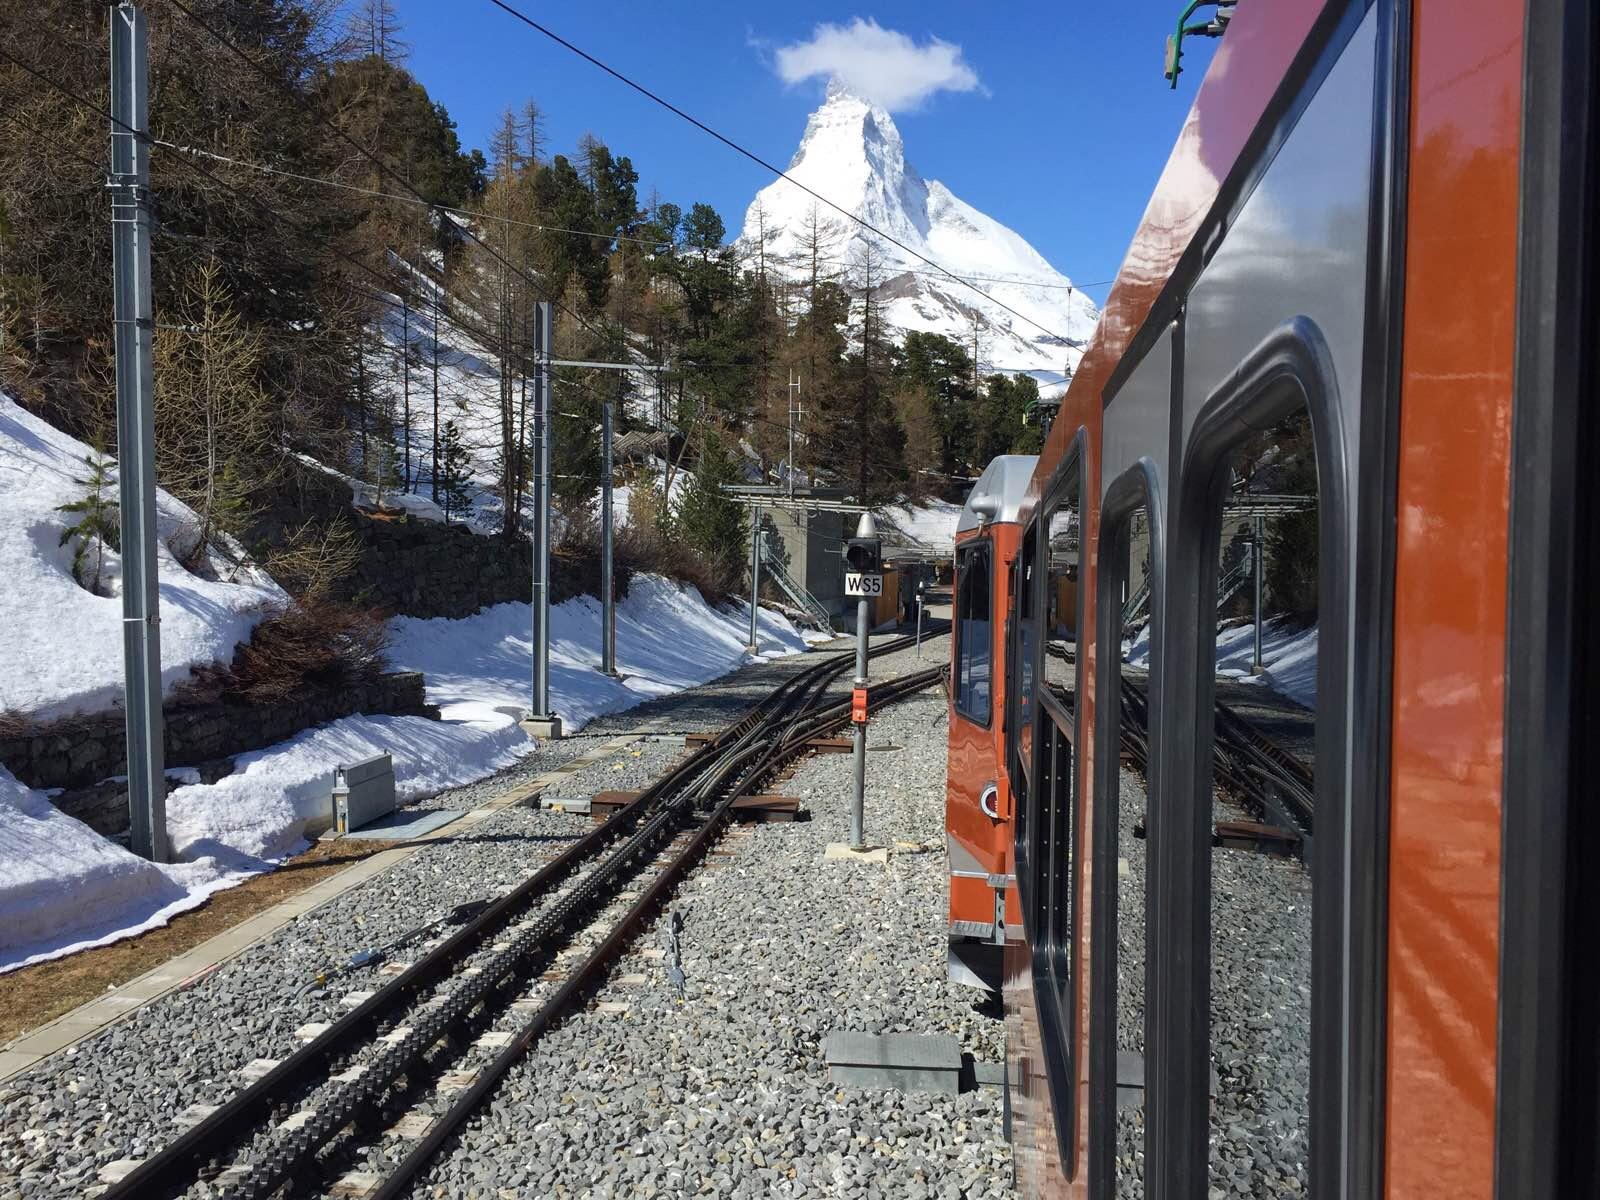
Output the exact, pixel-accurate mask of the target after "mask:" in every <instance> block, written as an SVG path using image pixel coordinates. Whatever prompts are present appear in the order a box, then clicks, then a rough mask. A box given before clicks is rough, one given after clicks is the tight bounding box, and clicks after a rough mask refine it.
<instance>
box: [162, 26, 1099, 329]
mask: <svg viewBox="0 0 1600 1200" xmlns="http://www.w3.org/2000/svg"><path fill="white" fill-rule="evenodd" d="M173 2H174V3H179V0H173ZM489 3H490V4H493V5H494V6H495V7H496V8H498V9H500V10H502V11H503V12H506V13H508V14H510V15H511V16H512V17H514V18H516V19H517V20H519V21H521V22H522V23H523V24H525V25H527V26H528V27H529V28H531V29H534V30H537V31H538V32H539V33H542V34H543V35H544V36H545V37H547V38H549V39H550V40H551V41H553V42H555V43H556V44H557V45H560V46H563V47H565V48H566V49H568V50H570V51H571V52H572V53H574V54H576V55H577V56H578V57H579V58H582V59H584V60H585V61H587V62H589V63H591V64H592V65H594V66H596V67H598V68H599V69H600V70H602V71H604V72H605V73H606V74H607V75H610V76H611V77H612V78H613V79H616V80H617V81H618V82H620V83H623V84H626V85H627V86H628V87H630V88H632V89H633V90H634V91H636V92H638V93H639V94H640V95H642V96H644V97H645V98H647V99H649V100H651V101H653V102H654V103H656V104H659V105H660V106H661V107H662V108H665V109H666V110H667V111H668V112H670V113H672V114H673V115H674V116H677V117H680V118H682V119H683V120H685V121H687V122H689V124H691V125H693V126H694V127H695V128H696V129H698V130H700V131H701V132H702V133H705V134H707V135H709V136H710V137H713V138H715V139H716V140H717V141H719V142H721V143H722V144H723V145H725V146H727V147H728V148H729V149H730V150H733V151H734V152H735V153H737V154H741V155H743V156H744V157H745V158H748V159H749V160H750V161H751V162H753V163H755V164H756V165H757V166H759V167H762V168H764V169H765V170H768V171H770V172H772V173H773V174H774V175H776V176H777V177H778V178H779V179H782V180H785V181H786V182H788V183H791V184H793V185H794V186H795V187H797V188H799V189H800V190H801V191H803V192H805V193H806V194H807V195H809V196H811V197H812V198H813V199H816V200H820V201H821V202H822V203H823V204H826V205H827V206H828V207H829V208H831V209H833V210H834V211H835V212H838V213H841V214H842V215H843V216H845V217H846V218H848V219H849V220H851V221H854V222H855V223H856V224H857V225H860V226H861V227H862V228H863V229H865V230H867V231H868V232H869V233H872V234H874V235H876V236H877V237H880V238H882V239H883V240H884V241H886V242H888V243H889V244H890V245H892V246H896V247H898V248H899V249H901V250H903V251H905V252H906V253H907V254H909V255H911V256H912V257H913V258H915V259H917V260H919V261H921V262H924V263H926V264H927V265H928V266H930V267H932V268H933V269H934V270H935V271H937V272H939V273H940V274H941V275H943V276H945V277H946V278H949V279H951V280H953V281H955V282H956V283H959V284H961V285H963V286H964V287H967V288H970V289H971V290H972V291H974V292H976V293H977V294H978V295H980V296H982V297H983V298H984V299H985V300H988V301H989V302H990V303H991V304H994V305H996V306H997V307H999V308H1003V309H1005V311H1006V312H1008V313H1010V314H1011V315H1012V316H1014V317H1016V318H1018V319H1019V320H1022V321H1026V322H1027V323H1028V324H1029V325H1032V326H1033V327H1034V328H1035V329H1037V330H1039V332H1040V333H1043V334H1045V335H1047V336H1048V337H1051V338H1054V339H1055V340H1056V341H1058V342H1063V343H1065V342H1068V341H1069V340H1070V339H1068V338H1066V337H1064V336H1063V335H1061V334H1060V333H1057V332H1056V331H1055V330H1053V329H1050V328H1048V327H1047V326H1044V325H1041V324H1040V323H1039V322H1038V321H1035V320H1034V319H1033V318H1032V317H1030V316H1028V315H1027V314H1026V313H1023V312H1019V311H1018V310H1017V309H1015V308H1012V307H1011V306H1010V305H1009V304H1006V303H1005V302H1004V301H1002V300H996V299H995V298H994V297H993V296H991V295H990V294H989V293H988V292H985V291H984V290H983V289H982V288H980V287H978V286H977V285H976V284H973V283H969V282H967V281H966V280H964V279H962V278H961V276H959V275H956V274H955V273H954V272H952V271H950V270H948V269H946V268H945V267H944V265H943V264H941V263H938V262H935V261H934V260H933V259H931V258H929V257H928V256H927V255H926V254H923V253H921V252H920V251H917V250H914V249H912V248H911V247H910V246H908V245H906V244H905V243H904V242H902V241H900V239H898V238H896V237H895V236H894V235H893V234H888V233H885V232H884V231H883V230H881V229H879V228H878V227H877V226H875V225H873V224H872V223H871V222H870V221H868V220H866V219H865V218H863V217H861V216H858V215H857V214H856V213H853V212H851V211H850V210H849V209H847V208H845V207H844V206H843V205H841V204H838V203H836V202H835V201H833V200H830V199H829V198H828V197H826V196H824V195H823V194H822V193H821V192H818V191H816V190H815V189H813V188H810V187H807V186H806V185H805V184H803V183H801V182H800V181H799V180H798V179H796V178H794V176H792V175H790V174H789V173H788V172H787V171H784V170H782V169H781V168H779V167H777V166H775V165H773V164H772V163H770V162H768V161H767V160H766V159H764V158H762V157H761V156H760V155H759V154H757V153H756V152H755V151H753V150H749V149H746V148H745V147H744V146H742V145H740V144H739V143H738V142H736V141H734V140H733V139H732V138H730V137H728V136H727V135H726V134H723V133H719V132H718V131H717V130H715V129H713V128H712V127H711V126H709V125H707V124H706V123H705V122H704V121H702V120H700V119H699V118H698V117H695V116H692V115H691V114H689V113H687V112H685V111H684V110H683V109H681V108H679V107H678V106H677V105H676V104H673V103H672V102H671V101H670V100H667V99H665V98H664V97H662V96H660V95H658V94H656V93H655V92H653V91H651V90H650V89H649V88H647V87H645V86H644V84H642V83H639V82H637V81H635V80H633V79H631V78H629V77H628V76H627V75H624V74H623V73H622V72H621V71H618V70H617V69H616V68H615V67H612V66H609V65H608V64H606V63H604V62H602V61H601V60H600V59H598V58H596V57H595V56H594V55H592V54H590V53H589V52H588V51H587V50H584V49H582V48H581V47H579V46H575V45H573V44H572V43H571V42H569V41H568V40H567V39H566V38H564V37H562V36H561V35H560V34H558V33H556V32H555V31H554V30H552V29H550V28H548V27H547V26H545V25H541V24H540V23H539V22H538V21H535V20H534V19H533V18H532V17H530V16H528V15H527V14H526V13H524V12H522V11H520V10H518V9H516V8H514V7H512V6H511V5H510V4H507V3H505V0H489ZM180 7H181V4H180Z"/></svg>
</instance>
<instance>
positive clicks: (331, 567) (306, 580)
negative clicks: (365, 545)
mask: <svg viewBox="0 0 1600 1200" xmlns="http://www.w3.org/2000/svg"><path fill="white" fill-rule="evenodd" d="M360 561H361V539H360V537H359V536H357V534H356V531H355V529H354V528H352V527H351V524H350V522H349V521H347V520H346V519H345V518H344V517H343V516H338V517H335V518H334V519H333V520H331V521H328V522H326V523H324V524H318V523H317V522H316V521H307V522H306V523H305V524H303V525H301V526H299V527H298V528H295V529H291V530H288V531H286V533H285V535H284V540H283V545H282V546H281V547H279V548H278V549H276V550H273V551H272V552H271V553H270V554H268V555H267V563H266V565H267V571H268V573H269V574H271V576H272V577H273V578H274V579H276V580H277V581H278V582H279V583H281V584H283V586H284V587H285V588H287V589H288V590H289V591H290V592H293V593H294V594H295V595H297V596H303V597H305V598H306V599H308V600H312V601H320V600H325V599H326V598H327V597H328V596H330V595H332V594H333V592H334V588H335V586H336V585H337V584H339V583H340V582H342V581H343V580H344V579H346V578H348V577H349V576H350V575H351V573H353V572H354V571H355V569H356V566H357V564H359V563H360Z"/></svg>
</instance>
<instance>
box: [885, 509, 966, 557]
mask: <svg viewBox="0 0 1600 1200" xmlns="http://www.w3.org/2000/svg"><path fill="white" fill-rule="evenodd" d="M881 516H882V518H883V523H884V524H887V525H890V526H893V527H894V528H895V529H897V530H899V531H900V533H901V534H902V535H903V536H904V537H906V538H909V539H910V540H911V541H912V542H914V543H915V544H916V545H918V546H926V547H928V548H930V549H933V550H950V551H954V550H955V544H956V522H957V521H959V520H960V519H961V505H959V504H952V503H951V502H950V501H948V500H929V501H926V502H924V503H923V504H920V505H917V506H915V507H911V506H908V505H898V506H893V507H890V508H886V509H884V510H883V512H882V514H881Z"/></svg>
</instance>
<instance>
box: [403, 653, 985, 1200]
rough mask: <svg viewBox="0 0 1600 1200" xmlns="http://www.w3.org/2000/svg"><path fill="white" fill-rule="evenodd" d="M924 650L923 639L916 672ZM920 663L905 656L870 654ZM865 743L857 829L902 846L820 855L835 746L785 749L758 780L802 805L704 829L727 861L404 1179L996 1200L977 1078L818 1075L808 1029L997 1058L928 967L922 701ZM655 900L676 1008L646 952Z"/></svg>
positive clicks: (457, 1185) (902, 709) (929, 863)
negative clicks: (871, 1084)
mask: <svg viewBox="0 0 1600 1200" xmlns="http://www.w3.org/2000/svg"><path fill="white" fill-rule="evenodd" d="M942 653H943V643H939V644H938V645H937V646H936V647H934V648H930V649H925V651H924V654H925V656H926V657H925V659H924V661H923V663H922V664H921V665H931V664H932V663H934V662H937V661H939V659H938V656H939V655H941V654H942ZM918 665H919V664H918V663H917V662H916V661H915V659H914V657H913V656H912V655H911V654H910V653H905V654H899V655H895V656H893V658H892V659H889V660H877V661H875V662H874V664H873V668H872V669H873V675H874V677H875V678H880V679H881V678H885V677H887V676H888V675H890V674H896V673H899V672H901V671H908V670H912V669H915V668H916V667H917V666H918ZM868 744H869V746H870V747H875V748H877V749H874V750H873V751H872V753H871V755H870V757H869V759H868V791H867V802H866V828H867V833H868V838H869V841H870V842H872V843H874V844H878V845H885V844H887V845H891V846H892V845H894V844H895V843H896V842H900V843H915V844H916V848H915V849H910V848H905V849H902V850H901V852H899V853H895V854H893V855H891V857H890V859H889V862H888V864H887V865H886V866H885V865H869V864H864V863H856V862H831V861H824V859H823V851H824V850H825V849H826V847H827V845H828V844H829V843H830V842H838V841H842V840H845V838H846V837H847V836H848V820H849V818H848V806H849V797H850V792H851V787H852V773H851V759H850V757H849V756H848V755H819V756H816V757H813V758H811V759H808V760H806V761H805V762H804V763H803V765H802V766H801V767H800V768H799V769H798V770H797V771H796V772H795V774H794V775H793V776H792V777H791V778H789V779H788V780H785V781H782V782H780V783H778V784H776V785H774V787H773V790H775V791H778V792H781V793H783V794H785V795H791V796H796V797H798V798H799V799H800V800H801V801H802V802H803V805H804V807H805V808H806V809H807V810H809V812H810V814H811V819H810V820H809V821H805V822H799V823H795V824H772V825H756V826H750V827H745V828H744V829H742V830H738V831H736V832H734V833H732V834H730V835H729V836H727V837H726V838H724V840H723V842H722V845H721V847H720V852H721V853H724V854H727V855H728V857H726V858H719V859H715V860H713V861H714V863H716V864H717V865H714V866H711V867H709V868H707V869H705V870H703V871H701V872H700V873H699V874H698V875H697V876H696V877H695V879H693V880H692V881H691V882H690V883H689V885H688V886H687V887H686V888H684V889H683V890H682V891H681V892H680V894H679V897H678V899H677V900H676V901H675V903H674V904H673V905H672V906H671V910H669V912H668V913H664V914H663V916H662V918H661V919H660V920H658V921H657V922H656V923H655V924H654V925H653V926H652V928H651V930H650V931H649V932H647V933H645V934H644V935H642V936H641V938H640V939H639V941H638V942H637V943H636V944H635V947H634V948H633V950H632V952H631V953H629V954H628V955H627V956H626V957H625V958H624V960H623V961H622V962H621V963H620V964H619V965H618V967H617V968H616V970H615V971H614V972H613V975H612V983H611V984H610V985H609V986H608V987H606V988H605V989H604V990H602V991H601V993H600V994H599V995H598V997H597V998H596V1002H595V1003H594V1004H593V1005H591V1006H590V1007H589V1008H587V1009H586V1010H585V1011H583V1012H581V1013H579V1014H577V1015H576V1016H574V1017H573V1018H572V1019H570V1020H568V1021H567V1022H565V1023H564V1024H563V1025H562V1026H561V1027H560V1028H559V1029H557V1030H556V1031H554V1032H553V1033H552V1034H550V1035H549V1036H547V1038H546V1039H545V1041H544V1043H543V1044H542V1046H541V1048H540V1050H539V1052H538V1054H537V1056H536V1058H535V1059H533V1060H531V1061H530V1062H528V1063H526V1064H524V1065H523V1066H521V1067H519V1068H518V1069H516V1070H514V1071H513V1072H512V1073H511V1075H510V1076H508V1077H507V1079H506V1080H505V1081H504V1082H503V1083H502V1085H501V1088H500V1090H499V1092H498V1094H497V1097H496V1101H495V1103H494V1104H493V1105H492V1106H491V1107H490V1109H489V1110H488V1111H487V1112H486V1113H485V1114H483V1115H481V1116H480V1117H479V1118H477V1119H476V1120H475V1121H474V1122H473V1123H472V1124H471V1125H470V1126H469V1127H468V1129H467V1130H466V1131H465V1133H464V1135H463V1136H462V1137H461V1138H460V1139H459V1141H458V1142H457V1143H456V1144H455V1145H454V1147H453V1148H451V1149H450V1150H449V1151H448V1152H447V1153H446V1154H444V1155H443V1156H441V1158H440V1159H439V1160H438V1161H437V1162H435V1163H434V1165H433V1166H432V1168H431V1169H430V1171H429V1172H428V1173H427V1175H426V1176H425V1177H424V1178H423V1179H422V1180H421V1181H419V1184H418V1186H417V1188H416V1190H415V1191H414V1193H413V1194H414V1195H416V1196H418V1197H473V1196H482V1197H493V1196H495V1195H496V1194H497V1193H496V1191H495V1189H496V1188H499V1187H507V1188H509V1189H510V1192H509V1194H513V1195H523V1194H527V1195H547V1194H548V1195H558V1196H560V1195H595V1196H618V1195H644V1196H649V1195H670V1196H676V1195H696V1194H702V1193H705V1194H711V1193H715V1194H719V1195H732V1196H765V1195H816V1194H828V1195H845V1196H852V1195H859V1196H867V1195H881V1196H896V1197H898V1196H963V1195H964V1196H970V1197H980V1196H1009V1195H1010V1194H1011V1192H1010V1185H1009V1180H1010V1175H1011V1166H1010V1151H1009V1148H1008V1147H1007V1146H1006V1145H1005V1144H1004V1142H1003V1140H1002V1137H1001V1129H1000V1097H999V1094H998V1092H995V1091H991V1090H979V1091H974V1092H968V1093H965V1094H963V1095H961V1096H959V1097H956V1098H953V1099H952V1098H939V1097H934V1096H929V1095H917V1094H910V1095H907V1094H901V1093H897V1092H891V1091H879V1090H862V1089H855V1088H844V1087H839V1086H837V1085H834V1084H833V1083H831V1082H830V1081H829V1079H828V1072H827V1066H826V1063H825V1062H824V1060H823V1056H822V1051H821V1045H820V1044H821V1041H822V1039H823V1038H824V1037H825V1036H826V1035H827V1034H829V1033H832V1032H836V1031H847V1030H856V1031H865V1032H869V1033H914V1034H947V1035H953V1036H954V1037H956V1038H957V1039H958V1040H959V1041H960V1043H961V1045H962V1048H963V1050H964V1051H966V1052H967V1053H970V1054H972V1055H973V1056H974V1057H975V1058H976V1059H977V1060H979V1061H988V1062H995V1061H998V1060H999V1058H1000V1056H1001V1054H1002V1052H1003V1031H1002V1025H1001V1023H1000V1022H999V1021H996V1020H993V1019H990V1018H987V1017H984V1016H981V1015H979V1014H978V1013H977V1012H976V1011H975V1009H974V1006H973V1002H974V1000H975V999H976V996H977V994H976V993H973V992H969V991H967V990H965V989H960V988H957V987H955V986H953V985H951V984H950V983H948V982H947V980H946V977H945V909H944V904H945V888H946V886H947V883H946V878H945V858H944V854H943V828H944V817H943V809H944V776H945V752H946V747H945V702H944V698H943V696H942V694H941V693H939V692H938V691H937V690H931V691H929V692H926V693H922V694H920V695H919V696H917V697H915V698H914V699H911V700H908V701H904V702H902V703H900V704H898V705H895V706H893V707H892V708H890V709H888V710H885V711H884V712H882V713H880V714H879V715H878V716H876V717H874V719H873V722H872V725H871V727H870V738H869V742H868ZM671 911H676V913H677V914H678V915H679V916H680V917H681V919H682V922H683V926H682V933H681V935H680V941H681V946H682V962H683V969H684V974H685V977H686V978H685V994H684V998H683V999H682V1001H679V1000H678V998H677V997H676V995H675V994H674V991H673V989H672V988H671V986H670V985H669V983H668V980H667V975H666V963H665V960H664V956H663V955H662V953H661V951H662V950H663V949H664V947H665V945H666V936H667V935H666V930H667V926H668V923H669V921H670V919H671ZM624 980H627V981H629V982H622V981H624Z"/></svg>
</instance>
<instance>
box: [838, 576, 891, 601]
mask: <svg viewBox="0 0 1600 1200" xmlns="http://www.w3.org/2000/svg"><path fill="white" fill-rule="evenodd" d="M844 594H845V595H846V596H860V597H861V598H862V599H864V600H865V599H868V598H873V597H877V596H881V595H883V576H882V574H877V575H868V574H866V573H864V572H861V571H846V572H845V573H844Z"/></svg>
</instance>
